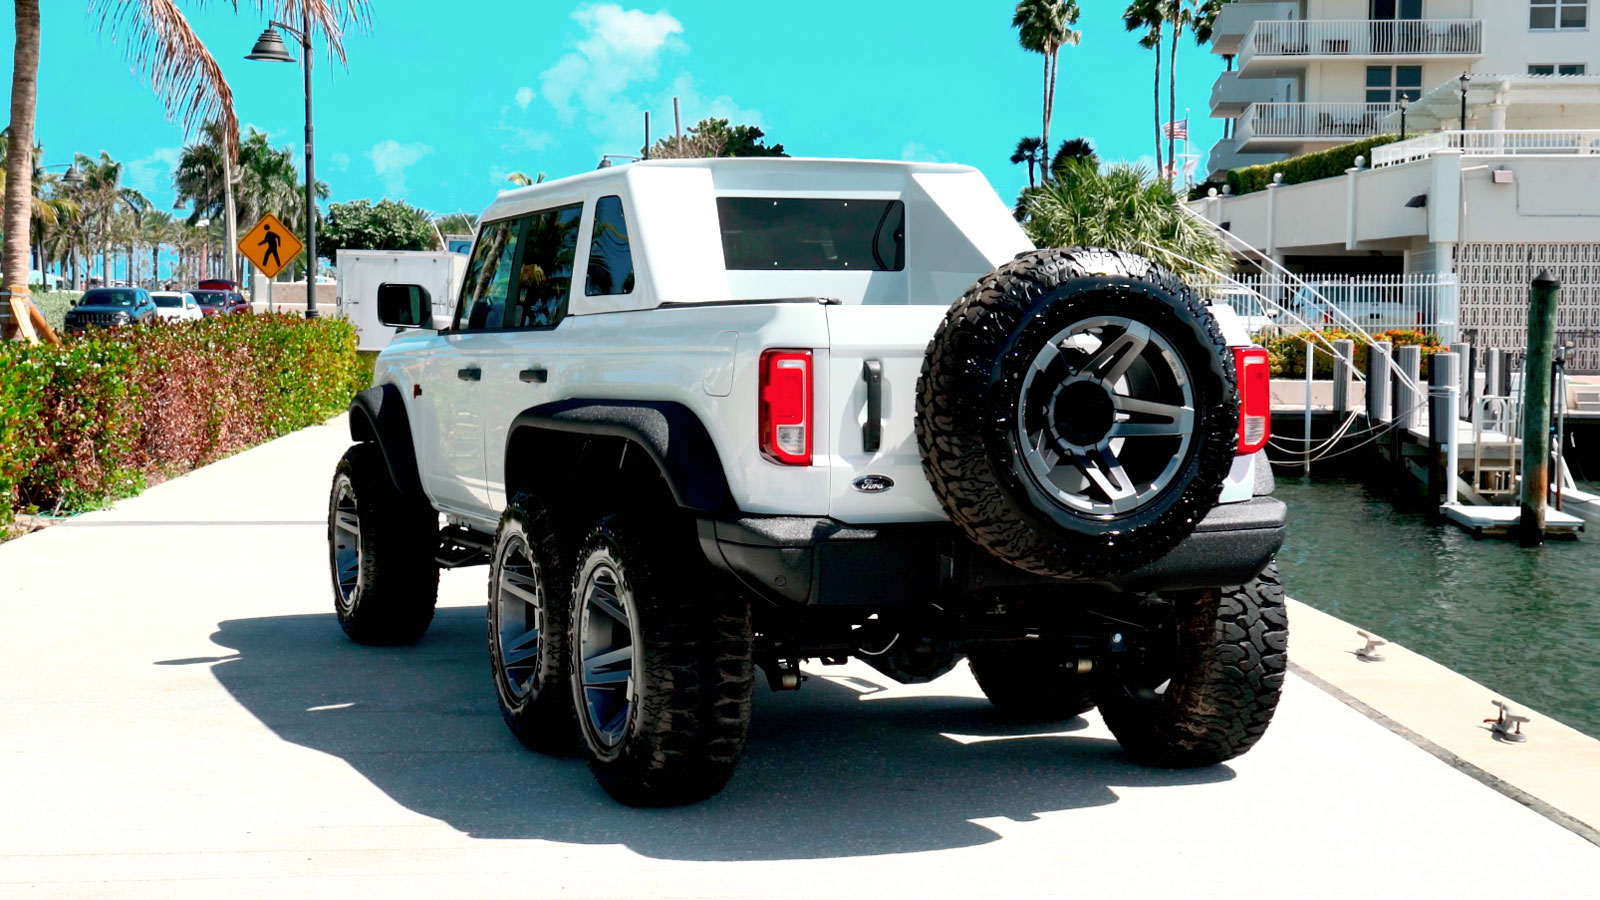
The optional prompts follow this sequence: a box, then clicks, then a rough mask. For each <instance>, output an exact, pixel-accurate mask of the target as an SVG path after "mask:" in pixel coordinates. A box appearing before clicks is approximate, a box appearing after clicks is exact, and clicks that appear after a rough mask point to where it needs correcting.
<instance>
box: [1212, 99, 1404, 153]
mask: <svg viewBox="0 0 1600 900" xmlns="http://www.w3.org/2000/svg"><path fill="white" fill-rule="evenodd" d="M1399 109H1400V107H1399V106H1398V105H1396V104H1393V103H1252V104H1250V105H1249V106H1247V107H1245V111H1244V114H1243V115H1241V116H1240V117H1239V135H1238V145H1239V146H1241V147H1242V146H1244V144H1246V143H1247V142H1249V141H1251V140H1259V139H1263V138H1265V139H1270V140H1286V139H1292V140H1352V139H1355V138H1363V137H1371V136H1373V135H1375V134H1378V133H1379V131H1381V130H1382V128H1383V120H1384V119H1385V118H1387V117H1388V116H1389V114H1390V113H1393V112H1397V111H1398V110H1399Z"/></svg>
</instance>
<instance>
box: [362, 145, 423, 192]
mask: <svg viewBox="0 0 1600 900" xmlns="http://www.w3.org/2000/svg"><path fill="white" fill-rule="evenodd" d="M432 152H433V148H432V147H430V146H428V145H427V144H420V143H410V144H402V143H400V142H399V141H397V140H395V139H394V138H387V139H385V140H382V141H379V142H378V143H376V144H374V145H372V149H371V150H369V151H367V158H368V159H370V160H372V171H373V172H374V173H375V174H376V175H377V176H378V177H379V178H381V179H383V191H384V193H385V194H387V195H393V196H395V197H404V196H405V195H406V169H409V168H411V167H412V166H414V165H416V164H417V162H418V161H420V160H421V159H422V158H423V157H424V156H427V155H428V154H430V153H432Z"/></svg>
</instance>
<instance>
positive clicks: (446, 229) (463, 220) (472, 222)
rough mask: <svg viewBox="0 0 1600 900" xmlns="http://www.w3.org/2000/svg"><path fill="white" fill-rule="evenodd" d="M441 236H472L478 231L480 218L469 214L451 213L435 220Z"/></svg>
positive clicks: (434, 225)
mask: <svg viewBox="0 0 1600 900" xmlns="http://www.w3.org/2000/svg"><path fill="white" fill-rule="evenodd" d="M433 227H435V228H437V229H439V233H440V234H472V233H473V232H475V231H477V230H478V217H477V216H476V215H474V214H473V213H469V212H458V213H450V214H449V215H447V216H440V217H439V218H437V219H434V220H433Z"/></svg>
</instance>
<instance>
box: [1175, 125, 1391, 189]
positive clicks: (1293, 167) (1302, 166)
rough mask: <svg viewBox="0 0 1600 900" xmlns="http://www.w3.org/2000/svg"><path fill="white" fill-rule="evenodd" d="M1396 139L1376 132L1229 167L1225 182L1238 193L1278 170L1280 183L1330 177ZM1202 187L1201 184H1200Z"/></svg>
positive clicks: (1262, 182) (1268, 179) (1264, 182)
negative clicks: (1317, 148) (1288, 156)
mask: <svg viewBox="0 0 1600 900" xmlns="http://www.w3.org/2000/svg"><path fill="white" fill-rule="evenodd" d="M1398 140H1400V136H1399V135H1396V134H1380V135H1378V136H1377V137H1370V138H1367V139H1366V140H1362V141H1356V142H1355V143H1353V144H1344V145H1342V146H1339V147H1334V148H1332V149H1329V150H1321V151H1318V152H1316V153H1307V154H1305V155H1303V156H1296V157H1293V158H1291V159H1286V160H1283V161H1282V162H1275V163H1266V164H1264V165H1259V166H1245V167H1244V168H1242V169H1233V170H1231V171H1229V172H1228V177H1227V184H1228V186H1229V187H1231V188H1233V193H1234V194H1235V195H1238V194H1249V193H1252V192H1254V191H1261V190H1266V187H1267V185H1269V184H1271V183H1272V176H1273V175H1274V174H1276V173H1278V172H1282V173H1283V183H1284V184H1301V183H1303V182H1307V181H1320V180H1321V179H1324V178H1332V177H1333V176H1335V175H1343V174H1344V173H1345V170H1346V169H1349V168H1350V167H1351V166H1354V165H1355V164H1356V157H1358V156H1365V157H1366V158H1367V161H1368V164H1370V163H1371V161H1372V148H1374V147H1381V146H1383V145H1384V144H1392V143H1394V142H1395V141H1398ZM1205 186H1206V185H1202V187H1205ZM1202 194H1203V191H1202Z"/></svg>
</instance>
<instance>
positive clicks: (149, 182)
mask: <svg viewBox="0 0 1600 900" xmlns="http://www.w3.org/2000/svg"><path fill="white" fill-rule="evenodd" d="M182 156H183V148H182V147H159V148H157V149H155V150H152V151H151V152H150V154H149V155H148V156H144V157H141V158H139V159H135V160H130V161H128V162H126V163H124V164H123V166H122V180H123V183H124V184H125V185H127V186H128V187H131V188H133V189H135V190H137V191H138V192H139V193H141V194H144V195H145V196H146V197H149V196H151V195H152V194H161V195H166V194H170V193H171V192H172V171H173V169H175V168H177V166H178V160H179V159H180V158H181V157H182Z"/></svg>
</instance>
